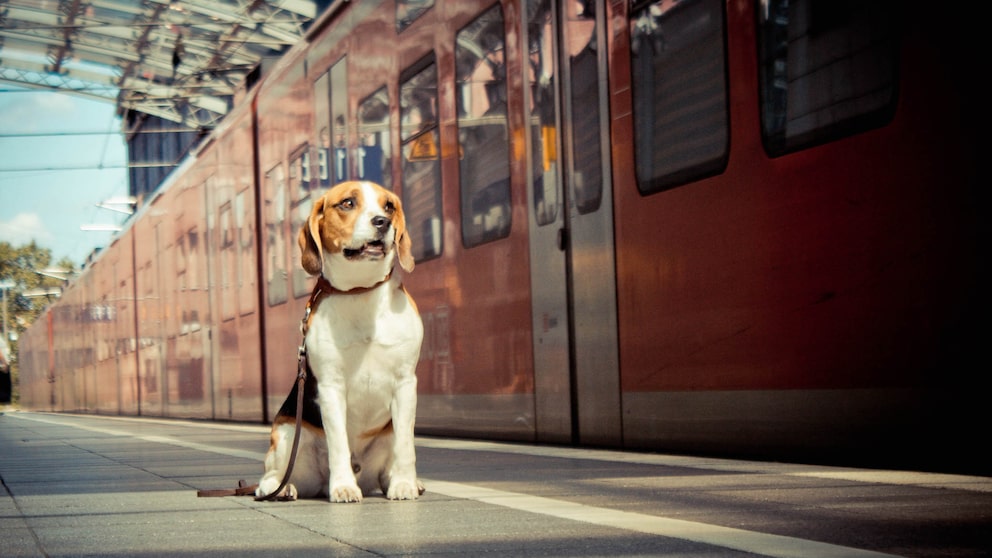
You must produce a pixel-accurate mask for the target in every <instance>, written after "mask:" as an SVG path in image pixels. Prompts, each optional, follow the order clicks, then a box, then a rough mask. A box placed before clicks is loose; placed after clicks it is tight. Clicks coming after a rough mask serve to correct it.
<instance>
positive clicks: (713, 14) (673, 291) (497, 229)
mask: <svg viewBox="0 0 992 558" xmlns="http://www.w3.org/2000/svg"><path fill="white" fill-rule="evenodd" d="M962 10H963V8H960V7H955V8H947V7H936V6H930V5H914V4H907V3H900V2H887V1H886V2H869V3H856V2H825V1H820V0H791V1H788V0H757V1H749V0H655V1H644V0H640V1H629V0H609V1H602V0H600V1H597V0H574V1H573V0H568V1H566V0H560V1H558V0H505V1H493V0H485V1H450V0H449V1H445V0H433V1H432V0H394V1H384V0H383V1H373V0H370V1H364V0H363V1H362V2H350V3H349V2H335V3H333V4H332V5H331V6H330V7H329V8H328V10H327V11H326V12H325V13H324V14H323V15H322V16H321V17H320V18H319V19H318V20H317V21H316V22H315V23H314V25H313V26H312V27H311V29H310V31H309V33H308V35H307V38H306V41H304V42H303V43H301V44H299V45H297V46H295V47H294V48H293V49H292V50H291V51H289V52H288V53H287V54H286V55H284V56H283V57H282V58H280V59H278V60H272V61H266V62H265V63H263V65H262V66H261V67H260V68H259V72H258V74H257V75H256V76H254V77H253V83H251V84H248V85H250V87H248V86H246V87H245V90H244V91H243V92H242V94H241V95H240V96H239V98H238V100H237V101H238V102H237V106H236V107H235V109H234V110H233V111H232V113H231V114H230V115H229V116H228V118H227V119H226V120H225V121H224V123H223V124H222V125H221V126H220V127H219V128H218V129H217V130H215V131H214V132H213V133H212V134H211V136H210V137H209V138H208V140H207V141H206V143H205V144H204V145H202V146H201V147H200V148H198V149H197V151H196V153H195V154H193V155H192V156H191V158H190V160H188V161H187V162H186V163H185V164H184V165H183V167H181V168H180V169H178V170H177V171H176V172H174V173H173V175H172V176H171V177H170V178H169V180H168V181H167V183H166V184H165V185H164V186H163V187H162V189H161V191H160V193H159V194H158V195H157V196H156V197H155V199H153V200H151V201H149V202H148V203H146V204H145V207H143V209H142V211H141V212H139V214H138V215H136V216H135V217H134V218H133V219H132V221H131V223H130V226H129V228H128V229H127V230H126V231H125V232H124V233H123V234H122V235H121V236H120V238H119V239H118V240H117V241H116V242H115V243H114V245H113V246H111V247H110V248H108V250H106V251H105V253H104V254H103V255H102V256H101V257H100V258H98V259H97V261H96V262H95V263H94V264H93V265H92V266H91V268H90V269H89V271H88V272H87V273H86V274H85V275H84V276H83V277H82V278H80V279H79V280H77V281H76V282H75V283H74V284H73V285H72V286H71V288H70V289H69V290H68V291H67V294H66V296H65V297H64V298H63V299H62V300H61V301H60V302H59V303H58V304H56V305H55V306H54V307H53V308H51V309H50V310H49V316H48V319H47V320H41V321H39V324H37V325H36V326H35V327H34V328H32V330H31V331H30V332H29V333H28V334H27V335H26V336H25V342H24V343H22V345H21V355H22V360H21V362H22V367H25V368H26V370H24V371H22V376H21V378H22V383H21V393H22V401H23V404H24V405H25V406H26V407H29V408H51V409H54V410H77V411H85V412H99V413H120V414H129V415H132V414H142V415H156V416H158V415H163V416H176V417H196V418H208V419H225V420H242V421H263V422H264V421H269V420H271V418H272V416H273V414H274V413H275V411H276V410H277V409H278V406H279V404H280V403H281V401H282V400H283V398H284V397H285V394H286V393H287V392H288V390H289V388H290V386H291V384H292V382H293V380H294V378H295V373H294V370H295V358H296V348H297V347H298V345H299V344H300V341H301V339H300V333H299V328H298V320H299V319H300V318H301V317H302V312H303V308H304V305H305V302H306V299H307V297H308V296H309V294H310V290H311V289H312V286H313V281H314V279H313V278H312V277H308V276H307V275H306V274H305V273H304V272H303V270H302V268H301V267H300V265H299V254H298V248H297V246H296V235H297V233H298V230H299V228H300V226H301V225H302V224H303V222H304V220H305V218H306V216H307V215H308V213H309V210H310V208H311V207H312V203H313V200H314V199H315V198H316V196H318V195H319V194H320V193H321V192H322V191H323V190H324V189H326V188H327V187H329V186H331V185H333V184H335V183H337V182H340V181H342V180H347V179H366V180H374V181H376V182H379V183H381V184H383V185H384V186H386V187H387V188H390V189H392V190H394V191H396V192H397V193H398V194H399V195H400V197H401V199H402V203H403V207H404V211H405V214H406V219H407V224H408V228H409V230H410V231H411V235H412V238H413V243H414V253H415V256H416V260H417V263H416V269H415V270H414V271H413V273H411V274H409V275H408V276H407V277H405V278H404V281H405V283H406V286H407V287H408V289H409V290H410V291H411V293H412V294H413V295H414V297H415V298H416V300H417V303H418V306H419V308H420V311H421V315H422V317H423V320H424V325H425V333H426V335H425V341H424V346H423V349H422V353H421V360H420V363H419V366H418V370H417V374H418V391H419V403H418V416H417V427H418V432H420V433H422V434H438V435H455V436H467V437H477V438H487V439H506V440H523V441H532V442H538V443H555V444H576V445H581V446H596V447H619V448H629V449H642V450H655V451H676V452H692V453H713V454H722V455H733V456H738V457H747V456H755V457H764V458H768V457H772V458H781V459H792V460H830V461H834V462H848V463H852V464H853V463H858V464H875V465H882V466H915V467H926V468H933V469H941V470H961V471H964V470H967V471H970V472H982V473H992V464H990V461H989V459H988V458H987V457H983V456H980V455H976V454H975V452H973V451H972V450H971V447H972V446H971V442H970V441H973V439H974V436H975V434H976V433H977V432H978V430H977V429H978V428H980V425H981V424H982V421H983V420H984V415H983V413H982V412H981V401H982V398H981V395H980V394H981V385H982V383H981V381H980V377H979V374H976V370H975V364H974V363H976V362H981V361H982V358H981V356H982V353H981V352H980V347H981V345H980V341H979V330H978V329H977V326H976V324H977V323H979V321H978V320H979V318H980V317H981V316H983V315H984V314H985V313H986V311H987V309H988V305H987V302H986V299H987V297H986V296H985V295H984V294H983V293H982V290H981V287H982V285H983V283H984V281H983V278H984V277H985V275H984V274H985V271H984V270H985V266H984V260H985V256H984V254H983V252H982V250H981V248H980V246H981V244H982V239H983V238H984V225H983V223H982V219H981V215H980V213H979V211H980V210H979V207H980V205H979V203H978V191H979V185H978V155H977V150H978V145H979V144H978V142H977V137H978V130H979V125H980V123H979V122H978V118H976V116H975V113H977V112H978V111H979V110H980V109H979V108H978V107H980V105H979V104H978V102H977V101H978V93H977V91H978V88H977V86H976V81H977V77H973V76H977V73H976V72H975V69H976V68H978V67H979V66H978V65H977V64H975V63H976V62H977V56H978V55H979V54H978V53H979V52H980V51H979V49H977V48H976V45H977V37H978V36H979V35H978V34H977V30H976V29H975V27H976V24H975V23H974V18H969V17H967V15H966V14H963V13H961V12H962ZM256 78H257V82H255V79H256ZM129 265H130V266H131V267H130V269H129V268H128V266H129ZM93 305H96V306H101V307H106V308H107V309H108V310H106V311H105V312H104V313H103V316H104V317H105V319H104V320H103V321H98V322H97V323H91V322H88V321H84V320H80V319H78V318H77V319H61V318H60V316H68V317H72V316H78V315H79V313H80V311H81V309H83V308H87V307H93ZM110 309H112V311H111V310H110ZM104 322H108V323H104ZM64 337H65V338H71V341H65V342H63V341H61V340H62V339H63V338H64ZM52 339H55V340H57V341H56V342H55V343H53V342H52V341H51V340H52ZM70 351H71V355H73V356H71V357H69V356H63V353H66V354H70V353H69V352H70ZM22 370H23V368H22ZM90 376H93V377H95V378H99V380H97V381H96V383H97V384H99V386H101V387H100V389H99V390H96V391H94V390H92V389H90V388H87V387H85V386H87V385H91V384H92V383H93V382H92V381H90V383H87V381H89V380H87V379H86V378H88V377H90ZM115 379H116V384H115V385H114V386H112V387H111V386H110V384H113V383H114V382H115ZM105 384H106V387H103V386H104V385H105ZM80 391H83V392H84V393H82V394H81V393H80ZM53 394H58V395H57V396H56V395H53Z"/></svg>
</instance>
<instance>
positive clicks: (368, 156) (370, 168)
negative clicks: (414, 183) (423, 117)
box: [356, 87, 393, 190]
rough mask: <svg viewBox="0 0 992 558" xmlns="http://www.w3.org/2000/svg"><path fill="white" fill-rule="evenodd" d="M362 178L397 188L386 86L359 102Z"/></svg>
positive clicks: (390, 187)
mask: <svg viewBox="0 0 992 558" xmlns="http://www.w3.org/2000/svg"><path fill="white" fill-rule="evenodd" d="M356 159H357V162H358V178H360V179H362V180H371V181H372V182H375V183H377V184H381V185H383V186H385V187H386V188H389V189H390V190H392V189H393V176H392V174H393V173H392V154H391V153H390V143H389V94H388V93H387V92H386V88H385V87H382V88H380V89H379V90H378V91H376V92H375V93H373V94H372V95H370V96H369V97H367V98H366V99H365V100H364V101H362V102H361V103H360V104H359V105H358V151H357V153H356Z"/></svg>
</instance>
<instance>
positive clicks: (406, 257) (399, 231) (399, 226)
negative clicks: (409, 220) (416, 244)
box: [393, 200, 416, 273]
mask: <svg viewBox="0 0 992 558" xmlns="http://www.w3.org/2000/svg"><path fill="white" fill-rule="evenodd" d="M397 207H399V208H400V209H399V211H398V213H399V215H398V216H397V219H396V222H395V223H394V224H393V226H394V227H396V240H394V241H393V242H394V243H395V244H396V255H397V256H398V257H399V259H400V267H402V268H403V271H405V272H407V273H410V272H411V271H413V266H414V264H415V263H416V262H415V261H414V259H413V242H412V241H411V240H410V234H409V233H408V232H406V217H405V216H404V215H403V208H402V206H400V205H399V200H397Z"/></svg>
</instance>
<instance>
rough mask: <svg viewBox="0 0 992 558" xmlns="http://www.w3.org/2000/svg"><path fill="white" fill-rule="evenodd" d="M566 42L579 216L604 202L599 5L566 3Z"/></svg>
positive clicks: (586, 0) (573, 190)
mask: <svg viewBox="0 0 992 558" xmlns="http://www.w3.org/2000/svg"><path fill="white" fill-rule="evenodd" d="M565 8H566V15H565V29H564V35H565V39H564V41H563V44H565V45H566V48H567V49H568V77H569V81H570V86H569V93H568V101H569V103H570V105H571V107H570V109H569V110H568V113H569V120H570V121H571V125H570V127H569V128H570V132H571V137H570V138H569V144H570V149H571V154H572V163H571V167H572V178H571V188H570V190H571V193H572V201H573V203H574V205H575V209H576V210H577V211H578V212H579V214H583V215H584V214H588V213H593V212H595V211H596V210H597V209H599V206H600V204H601V203H602V201H603V148H602V135H601V131H602V129H603V126H602V117H601V112H600V111H601V110H602V102H601V97H600V90H599V89H600V68H599V60H598V57H599V52H600V48H599V38H598V25H597V22H596V2H593V1H592V0H580V1H576V2H568V3H566V4H565Z"/></svg>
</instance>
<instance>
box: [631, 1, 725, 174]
mask: <svg viewBox="0 0 992 558" xmlns="http://www.w3.org/2000/svg"><path fill="white" fill-rule="evenodd" d="M724 4H725V2H723V1H722V0H683V1H681V2H669V1H666V0H660V1H656V2H645V3H639V4H638V5H636V6H635V7H634V9H633V10H632V13H631V18H630V36H631V39H630V50H631V74H632V75H631V77H632V80H631V82H632V96H633V105H634V161H635V168H636V173H637V187H638V189H640V191H641V193H643V194H649V193H653V192H660V191H663V190H667V189H669V188H672V187H675V186H678V185H680V184H685V183H686V182H689V181H691V180H697V179H699V178H703V177H705V176H711V175H713V174H717V173H719V172H721V171H723V169H724V168H725V167H726V164H727V156H728V146H729V129H728V126H729V124H728V114H727V106H728V105H727V77H726V76H727V70H726V55H725V48H726V44H725V36H726V33H725V23H724V13H723V7H724Z"/></svg>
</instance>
